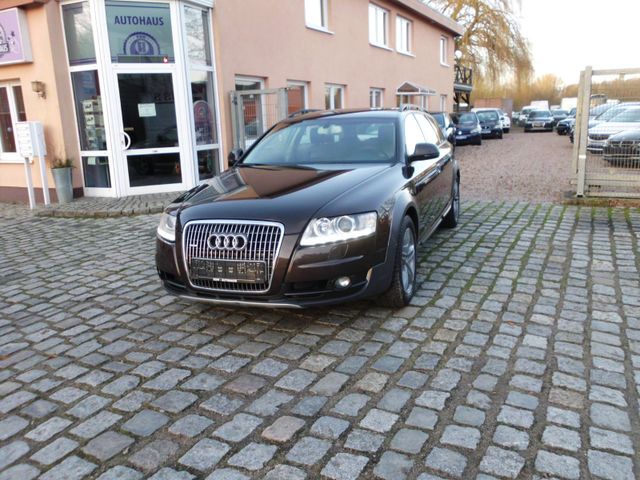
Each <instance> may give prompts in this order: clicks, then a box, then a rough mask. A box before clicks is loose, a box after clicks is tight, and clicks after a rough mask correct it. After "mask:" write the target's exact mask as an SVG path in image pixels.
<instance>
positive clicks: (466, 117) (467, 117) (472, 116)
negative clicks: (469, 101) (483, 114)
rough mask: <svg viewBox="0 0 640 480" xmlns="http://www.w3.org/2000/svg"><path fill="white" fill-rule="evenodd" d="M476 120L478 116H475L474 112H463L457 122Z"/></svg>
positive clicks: (474, 121) (472, 121)
mask: <svg viewBox="0 0 640 480" xmlns="http://www.w3.org/2000/svg"><path fill="white" fill-rule="evenodd" d="M477 121H478V117H476V114H475V113H463V114H462V115H460V119H459V120H458V123H476V122H477Z"/></svg>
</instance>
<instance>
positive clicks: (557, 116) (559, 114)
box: [551, 108, 569, 124]
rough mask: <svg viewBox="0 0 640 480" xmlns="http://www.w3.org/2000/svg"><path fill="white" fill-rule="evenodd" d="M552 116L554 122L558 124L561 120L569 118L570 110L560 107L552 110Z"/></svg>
mask: <svg viewBox="0 0 640 480" xmlns="http://www.w3.org/2000/svg"><path fill="white" fill-rule="evenodd" d="M551 116H553V122H554V124H557V123H558V122H559V121H561V120H564V119H565V118H567V117H568V116H569V112H567V111H566V110H561V109H559V108H558V109H556V110H551Z"/></svg>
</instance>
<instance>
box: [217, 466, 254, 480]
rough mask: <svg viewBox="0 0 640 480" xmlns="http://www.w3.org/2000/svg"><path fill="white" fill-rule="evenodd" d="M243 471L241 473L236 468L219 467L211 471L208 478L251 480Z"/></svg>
mask: <svg viewBox="0 0 640 480" xmlns="http://www.w3.org/2000/svg"><path fill="white" fill-rule="evenodd" d="M249 479H250V477H247V476H246V475H244V474H243V473H240V472H239V471H238V470H236V469H235V468H219V469H217V470H214V471H213V472H211V475H209V476H208V477H207V478H206V480H249Z"/></svg>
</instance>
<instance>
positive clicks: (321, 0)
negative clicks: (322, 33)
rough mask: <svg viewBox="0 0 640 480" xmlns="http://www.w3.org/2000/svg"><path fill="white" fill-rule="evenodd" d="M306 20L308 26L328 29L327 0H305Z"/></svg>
mask: <svg viewBox="0 0 640 480" xmlns="http://www.w3.org/2000/svg"><path fill="white" fill-rule="evenodd" d="M304 20H305V23H306V25H307V27H311V28H318V29H320V30H327V29H328V28H329V22H328V21H327V0H304Z"/></svg>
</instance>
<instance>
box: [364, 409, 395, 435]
mask: <svg viewBox="0 0 640 480" xmlns="http://www.w3.org/2000/svg"><path fill="white" fill-rule="evenodd" d="M397 420H398V415H396V414H394V413H389V412H386V411H384V410H379V409H377V408H372V409H371V410H369V412H368V413H367V414H366V415H365V417H364V418H363V419H362V420H360V426H361V427H364V428H367V429H369V430H373V431H374V432H379V433H384V432H388V431H389V430H391V428H392V427H393V425H394V424H395V423H396V421H397Z"/></svg>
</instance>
